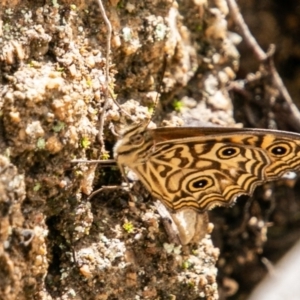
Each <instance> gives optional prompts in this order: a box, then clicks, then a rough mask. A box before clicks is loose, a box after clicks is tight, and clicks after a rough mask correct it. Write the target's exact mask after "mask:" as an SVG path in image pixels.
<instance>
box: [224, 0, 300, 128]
mask: <svg viewBox="0 0 300 300" xmlns="http://www.w3.org/2000/svg"><path fill="white" fill-rule="evenodd" d="M227 4H228V7H229V10H230V14H231V16H232V18H233V20H234V22H235V24H236V25H237V26H238V27H239V28H240V30H241V34H242V36H243V38H244V40H245V42H246V43H247V44H248V46H249V47H250V48H251V49H252V51H253V53H254V55H255V57H256V58H257V60H258V61H259V62H261V63H262V64H263V65H264V66H265V68H266V70H268V71H269V73H270V75H271V77H272V81H273V84H274V86H275V87H276V88H277V89H278V90H279V92H280V94H281V96H282V98H283V99H284V101H285V102H286V103H287V105H288V109H287V110H288V113H289V117H288V118H287V122H289V124H290V126H291V127H293V128H295V129H296V130H297V131H300V112H299V110H298V109H297V107H296V106H295V104H294V103H293V100H292V98H291V96H290V95H289V92H288V91H287V89H286V87H285V86H284V84H283V82H282V80H281V78H280V76H279V74H278V72H277V70H276V68H275V66H274V62H273V59H272V57H273V54H274V51H275V46H271V47H270V49H269V51H268V53H265V52H264V51H263V50H262V49H261V47H260V46H259V45H258V43H257V41H256V40H255V38H254V37H253V35H252V34H251V32H250V30H249V28H248V26H247V25H246V23H245V21H244V19H243V16H242V15H241V13H240V10H239V8H238V6H237V4H236V1H235V0H227Z"/></svg>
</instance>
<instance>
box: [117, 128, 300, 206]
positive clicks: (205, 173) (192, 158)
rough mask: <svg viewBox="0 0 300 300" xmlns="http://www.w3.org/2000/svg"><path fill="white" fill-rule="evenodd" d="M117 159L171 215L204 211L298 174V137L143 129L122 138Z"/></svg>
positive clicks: (235, 131) (227, 130)
mask: <svg viewBox="0 0 300 300" xmlns="http://www.w3.org/2000/svg"><path fill="white" fill-rule="evenodd" d="M115 157H116V159H117V161H118V163H119V164H120V165H121V166H124V165H125V166H127V167H129V168H130V169H132V170H133V171H134V172H135V173H136V174H137V176H138V177H139V179H140V180H141V181H142V183H143V184H144V185H145V187H146V188H147V189H148V190H149V192H150V193H152V195H153V196H155V197H156V198H158V199H160V200H161V201H162V202H163V203H164V204H165V205H166V206H167V207H168V208H170V209H171V210H175V211H176V210H179V209H182V208H185V207H189V208H193V209H195V210H198V211H205V210H208V209H211V208H213V207H214V206H228V205H230V204H232V203H233V201H234V200H235V199H236V197H237V196H239V195H241V194H252V193H253V191H254V189H255V187H256V186H257V185H259V184H262V183H263V182H265V181H268V180H275V179H277V178H279V177H280V176H282V175H283V174H285V173H286V172H288V171H291V170H298V169H300V135H298V134H293V133H286V132H281V131H272V130H263V129H262V130H260V129H255V130H253V129H236V128H220V127H210V128H207V127H204V128H193V127H192V128H188V127H179V128H178V127H176V128H158V129H147V128H146V125H145V124H142V125H140V126H136V127H134V128H132V129H130V130H128V131H127V132H125V133H124V136H123V138H122V140H121V141H119V143H118V144H117V146H116V148H115Z"/></svg>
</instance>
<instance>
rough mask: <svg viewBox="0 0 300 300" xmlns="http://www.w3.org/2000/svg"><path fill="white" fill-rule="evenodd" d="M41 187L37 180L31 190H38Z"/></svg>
mask: <svg viewBox="0 0 300 300" xmlns="http://www.w3.org/2000/svg"><path fill="white" fill-rule="evenodd" d="M41 187H42V185H41V184H40V183H39V182H37V183H36V184H35V185H34V187H33V191H34V192H38V191H39V190H40V189H41Z"/></svg>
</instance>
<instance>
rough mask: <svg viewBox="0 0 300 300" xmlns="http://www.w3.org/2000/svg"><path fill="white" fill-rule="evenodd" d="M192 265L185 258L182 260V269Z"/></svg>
mask: <svg viewBox="0 0 300 300" xmlns="http://www.w3.org/2000/svg"><path fill="white" fill-rule="evenodd" d="M191 266H192V264H191V263H190V262H189V261H188V260H186V261H184V262H183V263H182V266H181V267H182V269H184V270H187V269H189V268H190V267H191Z"/></svg>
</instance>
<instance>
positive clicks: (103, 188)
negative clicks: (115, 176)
mask: <svg viewBox="0 0 300 300" xmlns="http://www.w3.org/2000/svg"><path fill="white" fill-rule="evenodd" d="M108 190H124V187H123V186H119V185H111V186H102V188H100V189H98V190H96V191H94V192H93V193H91V194H90V195H89V196H88V198H87V201H90V200H91V199H92V198H93V197H94V196H95V195H97V194H99V193H101V192H102V191H108Z"/></svg>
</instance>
